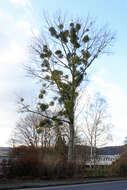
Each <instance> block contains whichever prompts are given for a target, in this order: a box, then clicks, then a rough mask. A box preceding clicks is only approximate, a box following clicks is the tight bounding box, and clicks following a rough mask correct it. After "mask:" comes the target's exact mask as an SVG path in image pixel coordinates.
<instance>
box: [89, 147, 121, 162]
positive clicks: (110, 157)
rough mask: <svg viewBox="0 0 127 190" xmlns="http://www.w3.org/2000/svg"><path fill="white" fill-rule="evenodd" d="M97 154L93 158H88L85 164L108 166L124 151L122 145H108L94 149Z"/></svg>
mask: <svg viewBox="0 0 127 190" xmlns="http://www.w3.org/2000/svg"><path fill="white" fill-rule="evenodd" d="M96 152H97V155H96V158H95V159H91V160H88V161H87V162H86V166H93V165H96V166H106V165H107V166H108V165H111V164H112V163H113V162H114V161H116V160H117V159H118V158H120V155H121V154H122V153H123V152H124V146H108V147H103V148H97V149H96Z"/></svg>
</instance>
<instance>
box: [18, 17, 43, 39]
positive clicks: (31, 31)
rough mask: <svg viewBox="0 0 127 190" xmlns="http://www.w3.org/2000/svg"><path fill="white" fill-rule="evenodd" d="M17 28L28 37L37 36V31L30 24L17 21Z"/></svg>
mask: <svg viewBox="0 0 127 190" xmlns="http://www.w3.org/2000/svg"><path fill="white" fill-rule="evenodd" d="M16 26H17V28H18V29H20V30H21V31H23V32H24V33H26V35H28V36H30V37H31V36H33V35H34V36H38V35H39V30H38V29H37V28H33V26H32V25H31V24H30V22H27V21H24V20H21V21H18V22H17V24H16Z"/></svg>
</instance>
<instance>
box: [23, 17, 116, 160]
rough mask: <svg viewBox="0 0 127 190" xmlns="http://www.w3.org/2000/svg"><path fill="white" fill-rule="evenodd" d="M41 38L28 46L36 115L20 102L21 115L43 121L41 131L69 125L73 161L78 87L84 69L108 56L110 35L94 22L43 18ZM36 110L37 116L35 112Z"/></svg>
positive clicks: (109, 32)
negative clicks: (37, 89) (35, 90)
mask: <svg viewBox="0 0 127 190" xmlns="http://www.w3.org/2000/svg"><path fill="white" fill-rule="evenodd" d="M45 20H46V26H45V29H47V31H44V32H43V34H45V37H44V36H43V37H42V36H40V37H37V38H36V39H35V40H34V41H33V44H32V50H33V55H34V61H35V62H34V64H33V65H31V66H28V67H27V71H28V72H29V73H30V74H31V75H32V76H34V77H35V78H37V79H39V81H40V82H41V83H42V89H41V91H40V94H39V102H38V107H39V109H37V111H35V110H32V109H31V108H30V106H26V104H25V103H24V99H23V98H22V99H21V106H22V111H32V112H37V113H38V114H40V115H42V116H43V117H45V121H44V120H43V122H42V123H41V125H40V126H41V127H42V126H43V125H45V124H46V123H48V125H55V126H58V127H59V126H61V125H63V123H67V124H68V125H69V131H70V137H69V149H68V161H73V160H74V159H75V158H74V137H75V134H74V133H75V130H74V126H75V105H76V99H77V97H78V95H79V91H80V87H83V86H84V85H85V82H86V80H85V79H86V75H87V72H88V68H89V67H90V66H91V65H92V64H93V63H94V60H95V59H97V58H98V57H99V56H100V55H102V54H104V53H107V52H109V47H110V46H111V44H112V41H113V39H114V35H113V34H112V33H111V31H110V30H108V29H107V27H102V28H99V27H98V26H97V25H96V24H95V21H92V20H91V19H90V18H86V19H83V20H81V19H71V22H70V19H69V20H66V19H65V18H64V19H62V18H61V17H60V16H57V18H56V17H55V19H54V21H51V20H50V21H49V20H48V19H47V18H46V19H45ZM56 105H60V110H59V111H58V112H57V114H55V115H54V116H48V117H47V115H46V114H45V113H46V112H48V111H49V110H51V109H53V108H51V107H53V106H56ZM38 110H39V112H38Z"/></svg>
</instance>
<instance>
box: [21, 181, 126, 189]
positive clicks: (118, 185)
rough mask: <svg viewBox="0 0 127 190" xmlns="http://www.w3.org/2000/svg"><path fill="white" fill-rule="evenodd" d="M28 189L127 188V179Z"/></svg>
mask: <svg viewBox="0 0 127 190" xmlns="http://www.w3.org/2000/svg"><path fill="white" fill-rule="evenodd" d="M20 190H24V189H20ZM25 190H26V189H25ZM27 190H127V181H114V182H105V183H92V184H81V185H67V186H57V187H44V188H30V189H27Z"/></svg>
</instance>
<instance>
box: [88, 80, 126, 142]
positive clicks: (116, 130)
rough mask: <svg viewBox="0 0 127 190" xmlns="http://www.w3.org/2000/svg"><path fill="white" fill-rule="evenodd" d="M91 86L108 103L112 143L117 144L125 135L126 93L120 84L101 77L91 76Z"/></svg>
mask: <svg viewBox="0 0 127 190" xmlns="http://www.w3.org/2000/svg"><path fill="white" fill-rule="evenodd" d="M92 83H93V84H92V85H91V88H92V89H94V90H95V91H99V92H101V93H102V95H104V96H105V97H106V99H107V101H108V104H109V111H110V113H111V116H112V123H113V125H114V127H113V129H112V135H113V139H114V141H113V144H114V145H119V144H122V143H123V141H124V138H125V136H127V127H126V124H127V117H126V113H127V101H126V97H127V93H126V92H125V91H124V90H123V89H121V87H120V86H118V85H117V84H114V83H109V82H106V81H104V80H103V79H102V78H99V77H93V80H92Z"/></svg>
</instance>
